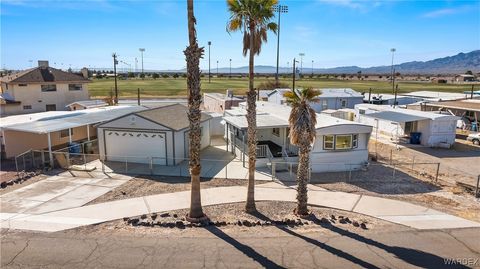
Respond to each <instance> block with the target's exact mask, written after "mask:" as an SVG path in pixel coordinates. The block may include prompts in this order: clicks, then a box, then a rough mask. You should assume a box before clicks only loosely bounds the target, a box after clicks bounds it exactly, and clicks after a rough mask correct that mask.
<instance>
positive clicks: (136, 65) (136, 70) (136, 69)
mask: <svg viewBox="0 0 480 269" xmlns="http://www.w3.org/2000/svg"><path fill="white" fill-rule="evenodd" d="M137 72H138V59H137V57H135V73H137Z"/></svg>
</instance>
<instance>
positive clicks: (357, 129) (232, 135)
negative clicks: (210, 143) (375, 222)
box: [224, 101, 372, 172]
mask: <svg viewBox="0 0 480 269" xmlns="http://www.w3.org/2000/svg"><path fill="white" fill-rule="evenodd" d="M245 106H246V104H245V103H241V104H240V107H239V108H237V109H232V110H227V111H225V116H224V121H225V138H226V141H227V150H228V151H230V152H232V153H235V154H236V155H237V157H239V158H240V159H241V160H243V161H245V160H248V157H246V155H247V153H248V148H247V146H246V142H247V137H246V136H247V127H248V124H247V120H246V116H245V115H246V111H245ZM290 110H291V108H290V107H289V106H284V105H279V104H274V103H270V102H263V101H260V102H257V141H258V147H257V165H258V166H265V165H267V164H268V163H272V162H278V163H285V162H297V161H298V148H297V147H296V146H294V145H291V144H290V139H289V136H288V133H289V127H288V126H289V125H288V117H289V115H290ZM316 129H317V136H316V140H315V143H314V145H313V148H312V151H311V153H310V158H311V163H310V165H311V169H312V172H329V171H346V170H349V169H358V168H360V167H362V166H363V165H365V164H366V163H367V162H368V140H369V137H370V134H371V132H372V127H371V126H369V125H365V124H361V123H358V122H352V121H347V120H343V119H339V118H334V117H331V116H328V115H324V114H318V113H317V125H316Z"/></svg>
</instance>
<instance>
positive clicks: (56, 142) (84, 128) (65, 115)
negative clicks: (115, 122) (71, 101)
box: [0, 106, 145, 161]
mask: <svg viewBox="0 0 480 269" xmlns="http://www.w3.org/2000/svg"><path fill="white" fill-rule="evenodd" d="M144 109H145V108H144V107H141V106H109V107H101V108H91V109H85V110H80V111H48V112H39V113H32V114H22V115H14V116H7V117H3V118H2V119H1V121H0V131H1V132H0V134H1V138H2V141H1V142H2V155H3V157H5V158H12V157H14V156H17V155H19V154H21V153H24V152H26V151H28V150H32V149H33V150H47V151H48V152H50V154H49V155H50V158H51V159H50V161H53V155H52V154H51V152H52V150H56V149H59V148H64V147H66V146H67V145H68V144H69V143H71V142H82V141H86V140H90V139H92V138H95V137H96V133H97V131H96V129H95V127H94V125H95V124H98V123H101V122H103V121H108V120H111V119H113V118H116V117H119V116H122V115H125V114H128V113H131V112H134V111H139V110H144Z"/></svg>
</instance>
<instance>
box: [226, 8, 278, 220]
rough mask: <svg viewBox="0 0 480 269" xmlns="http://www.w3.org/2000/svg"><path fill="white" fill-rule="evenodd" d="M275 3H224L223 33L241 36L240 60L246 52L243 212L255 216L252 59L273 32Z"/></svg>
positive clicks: (254, 116)
mask: <svg viewBox="0 0 480 269" xmlns="http://www.w3.org/2000/svg"><path fill="white" fill-rule="evenodd" d="M276 4H277V0H227V6H228V10H229V11H230V20H229V21H228V23H227V32H229V33H230V32H236V31H240V32H243V56H246V55H247V51H248V52H249V61H248V67H249V68H248V71H249V81H248V92H247V123H248V129H247V143H248V192H247V203H246V206H245V210H246V211H247V212H255V211H256V208H255V189H254V187H255V162H256V155H257V115H256V103H255V100H256V92H255V89H254V87H253V76H254V56H255V54H257V55H259V54H260V51H261V47H262V44H263V43H264V42H267V32H268V31H273V32H274V33H276V32H277V24H276V23H274V22H271V21H270V20H271V19H272V18H273V17H274V13H273V6H274V5H276Z"/></svg>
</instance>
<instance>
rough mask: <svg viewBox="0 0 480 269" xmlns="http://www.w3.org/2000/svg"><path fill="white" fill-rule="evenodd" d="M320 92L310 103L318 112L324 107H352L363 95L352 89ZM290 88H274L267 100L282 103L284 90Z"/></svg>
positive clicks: (322, 90)
mask: <svg viewBox="0 0 480 269" xmlns="http://www.w3.org/2000/svg"><path fill="white" fill-rule="evenodd" d="M319 90H320V91H321V92H322V93H321V94H320V95H319V96H318V99H319V101H318V102H315V103H312V104H311V106H312V108H313V109H314V110H315V111H316V112H318V113H320V112H322V111H323V110H326V109H341V108H354V107H355V105H356V104H361V103H363V95H362V94H360V93H359V92H356V91H354V90H352V89H347V88H346V89H319ZM289 91H290V89H276V90H273V91H272V92H271V93H270V94H269V95H268V102H271V103H275V104H280V105H281V104H284V103H285V100H286V99H285V97H284V96H283V95H284V94H285V92H289Z"/></svg>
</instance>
